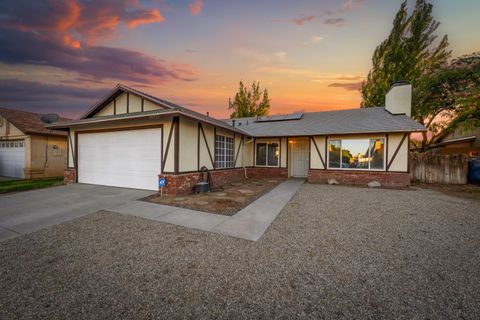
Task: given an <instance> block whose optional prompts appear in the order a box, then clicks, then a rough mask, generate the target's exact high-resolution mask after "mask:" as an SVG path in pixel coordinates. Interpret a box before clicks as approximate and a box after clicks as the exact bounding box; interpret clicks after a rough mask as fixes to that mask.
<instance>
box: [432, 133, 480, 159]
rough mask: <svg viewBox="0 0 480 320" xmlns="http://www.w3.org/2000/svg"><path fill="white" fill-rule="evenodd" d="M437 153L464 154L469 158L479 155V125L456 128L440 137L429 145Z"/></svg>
mask: <svg viewBox="0 0 480 320" xmlns="http://www.w3.org/2000/svg"><path fill="white" fill-rule="evenodd" d="M431 147H432V148H433V149H432V151H434V152H435V153H439V154H466V155H467V156H468V157H469V158H478V157H479V156H480V127H476V128H474V129H471V130H463V129H462V128H458V129H456V130H454V131H453V132H451V133H448V134H446V135H445V136H443V137H441V138H440V139H438V140H437V141H435V143H434V144H432V146H431Z"/></svg>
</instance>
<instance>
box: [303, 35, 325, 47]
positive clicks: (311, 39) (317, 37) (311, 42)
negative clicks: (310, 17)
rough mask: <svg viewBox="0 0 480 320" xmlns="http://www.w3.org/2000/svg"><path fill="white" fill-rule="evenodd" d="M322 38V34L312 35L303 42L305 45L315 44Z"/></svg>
mask: <svg viewBox="0 0 480 320" xmlns="http://www.w3.org/2000/svg"><path fill="white" fill-rule="evenodd" d="M322 40H323V37H322V36H313V37H311V38H310V39H309V40H308V41H307V42H304V43H303V44H305V45H311V44H316V43H319V42H320V41H322Z"/></svg>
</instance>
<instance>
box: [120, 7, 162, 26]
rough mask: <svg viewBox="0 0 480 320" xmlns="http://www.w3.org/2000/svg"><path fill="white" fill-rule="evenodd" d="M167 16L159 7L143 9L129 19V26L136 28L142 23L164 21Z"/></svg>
mask: <svg viewBox="0 0 480 320" xmlns="http://www.w3.org/2000/svg"><path fill="white" fill-rule="evenodd" d="M164 20H165V18H164V17H163V16H162V14H161V13H160V10H158V9H151V10H145V11H142V12H141V13H140V14H139V15H138V17H135V18H132V19H131V20H129V21H127V26H128V27H129V28H135V27H137V26H139V25H142V24H149V23H162V22H163V21H164Z"/></svg>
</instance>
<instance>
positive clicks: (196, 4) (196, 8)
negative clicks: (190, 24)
mask: <svg viewBox="0 0 480 320" xmlns="http://www.w3.org/2000/svg"><path fill="white" fill-rule="evenodd" d="M202 8H203V1H202V0H195V1H193V2H192V3H190V4H189V5H188V10H189V11H190V13H191V14H193V15H194V16H198V15H199V14H200V13H201V12H202Z"/></svg>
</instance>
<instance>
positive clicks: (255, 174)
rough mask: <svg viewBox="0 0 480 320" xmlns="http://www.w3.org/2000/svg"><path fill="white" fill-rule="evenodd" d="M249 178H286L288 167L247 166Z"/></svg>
mask: <svg viewBox="0 0 480 320" xmlns="http://www.w3.org/2000/svg"><path fill="white" fill-rule="evenodd" d="M247 175H248V177H249V178H285V179H286V178H288V168H268V167H251V168H247Z"/></svg>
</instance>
